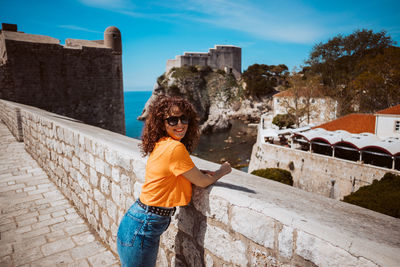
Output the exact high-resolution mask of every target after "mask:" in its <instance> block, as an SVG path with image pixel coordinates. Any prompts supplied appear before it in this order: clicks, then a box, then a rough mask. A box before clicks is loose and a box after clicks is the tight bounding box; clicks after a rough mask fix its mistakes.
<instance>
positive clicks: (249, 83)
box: [243, 64, 288, 97]
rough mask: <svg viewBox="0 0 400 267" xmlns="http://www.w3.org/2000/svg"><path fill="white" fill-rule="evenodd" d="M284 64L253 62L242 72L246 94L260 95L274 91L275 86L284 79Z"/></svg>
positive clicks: (285, 68) (285, 73)
mask: <svg viewBox="0 0 400 267" xmlns="http://www.w3.org/2000/svg"><path fill="white" fill-rule="evenodd" d="M287 71H288V68H287V67H286V65H283V64H281V65H265V64H253V65H251V66H249V67H248V68H247V70H245V71H244V72H243V79H244V81H245V83H246V90H247V92H248V95H250V96H255V97H260V96H262V95H267V94H270V93H272V92H274V91H275V87H276V86H278V85H279V84H280V83H282V81H284V80H285V77H286V75H287Z"/></svg>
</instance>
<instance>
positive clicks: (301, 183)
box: [248, 139, 400, 200]
mask: <svg viewBox="0 0 400 267" xmlns="http://www.w3.org/2000/svg"><path fill="white" fill-rule="evenodd" d="M264 168H281V169H285V170H288V171H290V172H291V174H292V177H293V186H294V187H297V188H301V189H303V190H306V191H308V192H312V193H316V194H319V195H322V196H325V197H330V198H334V199H337V200H339V199H343V197H345V196H347V195H349V194H351V193H352V192H355V191H357V190H358V189H359V188H360V187H362V186H366V185H370V184H372V182H373V180H375V179H377V180H380V179H381V178H382V177H383V176H384V175H385V173H387V172H391V173H394V174H396V175H400V171H396V170H391V169H386V168H382V167H377V166H373V165H367V164H362V163H360V162H354V161H349V160H344V159H339V158H334V157H330V156H325V155H321V154H316V153H311V152H307V151H302V150H297V149H291V148H288V147H283V146H280V145H275V144H261V142H260V140H259V139H258V141H257V143H256V144H254V147H253V151H252V155H251V159H250V164H249V170H248V171H249V173H250V172H252V171H253V170H257V169H264Z"/></svg>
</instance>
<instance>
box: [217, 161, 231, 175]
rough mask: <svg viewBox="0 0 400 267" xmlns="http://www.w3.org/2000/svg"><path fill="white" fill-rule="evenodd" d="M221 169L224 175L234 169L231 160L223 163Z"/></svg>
mask: <svg viewBox="0 0 400 267" xmlns="http://www.w3.org/2000/svg"><path fill="white" fill-rule="evenodd" d="M219 171H220V172H221V174H222V176H223V175H227V174H228V173H230V172H231V171H232V167H231V164H230V163H229V162H224V163H222V164H221V167H220V168H219Z"/></svg>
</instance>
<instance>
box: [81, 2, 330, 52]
mask: <svg viewBox="0 0 400 267" xmlns="http://www.w3.org/2000/svg"><path fill="white" fill-rule="evenodd" d="M79 1H80V2H81V3H83V4H85V5H88V6H92V7H96V8H103V9H108V10H110V11H113V12H118V13H121V14H125V15H128V16H132V17H136V18H137V17H146V18H152V19H155V20H163V21H165V20H167V21H179V20H186V21H194V22H198V23H206V24H209V25H213V26H215V27H219V28H223V29H231V30H236V31H240V32H243V33H247V34H250V35H252V36H254V37H256V38H260V39H264V40H273V41H282V42H290V43H304V44H311V43H315V41H316V40H320V39H321V38H323V37H326V35H327V33H328V29H327V28H326V27H325V26H326V25H324V24H326V23H329V21H330V20H331V21H332V20H334V19H335V16H334V15H329V16H327V15H326V14H325V15H322V14H321V13H319V12H318V11H317V10H315V9H314V8H311V7H309V6H306V5H304V4H303V3H301V2H300V1H297V0H286V1H275V0H169V1H165V0H146V1H144V2H141V3H139V2H138V3H137V4H134V3H133V1H130V0H79Z"/></svg>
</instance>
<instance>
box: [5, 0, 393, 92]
mask: <svg viewBox="0 0 400 267" xmlns="http://www.w3.org/2000/svg"><path fill="white" fill-rule="evenodd" d="M0 22H1V23H13V24H17V25H18V30H19V31H22V32H26V33H31V34H40V35H47V36H51V37H54V38H57V39H59V40H60V43H61V44H64V43H65V39H67V38H72V39H85V40H101V39H103V33H104V30H105V29H106V28H107V27H108V26H116V27H117V28H118V29H119V30H120V31H121V35H122V43H123V45H122V49H123V54H122V64H123V77H124V90H125V91H151V90H152V89H153V86H154V84H155V82H156V80H157V77H159V76H160V75H162V74H163V73H164V72H165V67H166V62H167V60H168V59H174V58H175V56H176V55H182V54H183V53H184V52H208V50H209V49H210V48H213V47H214V46H215V45H216V44H219V45H235V46H239V47H241V48H242V70H243V71H244V70H246V69H247V68H248V66H250V65H252V64H255V63H258V64H267V65H278V64H285V65H287V66H288V68H289V69H290V70H291V69H293V68H294V67H300V66H302V65H305V63H304V61H305V60H306V59H307V58H308V57H309V54H310V52H311V50H312V48H313V46H314V45H316V44H318V43H320V42H323V43H324V42H327V41H328V40H329V38H333V37H335V36H337V35H338V34H342V35H348V34H351V33H352V32H354V31H355V30H357V29H368V30H373V31H374V32H379V31H382V30H385V31H386V32H387V34H388V35H390V36H391V37H392V39H393V40H394V41H396V42H397V46H399V45H400V1H398V0H371V1H368V0H363V1H358V0H353V1H350V0H346V1H342V0H336V1H321V0H306V1H300V0H287V1H285V0H281V1H276V0H275V1H274V0H247V1H246V0H211V1H209V0H158V1H155V0H154V1H153V0H144V1H143V0H141V1H134V0H57V1H55V0H51V1H49V0H36V1H34V0H0Z"/></svg>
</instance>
